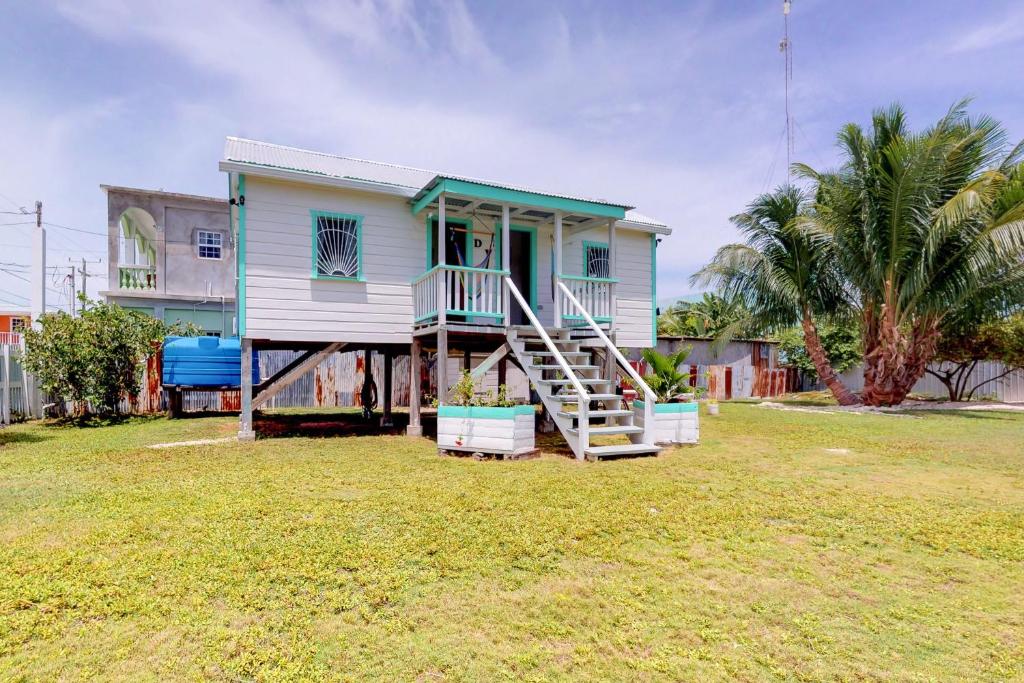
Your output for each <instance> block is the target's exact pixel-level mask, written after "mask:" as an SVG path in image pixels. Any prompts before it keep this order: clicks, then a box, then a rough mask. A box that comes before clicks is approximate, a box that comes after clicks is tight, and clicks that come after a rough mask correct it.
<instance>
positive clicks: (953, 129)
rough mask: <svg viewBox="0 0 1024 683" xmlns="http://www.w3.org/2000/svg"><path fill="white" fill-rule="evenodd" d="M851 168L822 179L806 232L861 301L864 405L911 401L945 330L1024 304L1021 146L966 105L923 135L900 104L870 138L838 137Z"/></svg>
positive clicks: (880, 119) (848, 129)
mask: <svg viewBox="0 0 1024 683" xmlns="http://www.w3.org/2000/svg"><path fill="white" fill-rule="evenodd" d="M839 146H840V149H841V152H842V154H843V157H844V161H843V164H842V166H841V167H840V168H839V169H838V170H836V171H832V172H828V173H819V172H816V171H814V170H813V169H811V168H810V167H807V166H802V165H799V164H798V165H797V170H798V172H799V173H801V174H802V175H803V176H805V177H807V178H810V179H812V180H814V181H816V182H817V185H818V192H817V200H816V205H815V210H814V212H813V214H812V215H810V216H808V217H807V218H806V219H803V232H804V234H805V235H807V238H808V239H809V240H810V241H811V242H812V243H813V244H815V245H816V246H818V247H820V248H821V249H822V250H823V251H824V252H825V253H829V254H831V255H833V256H834V258H835V259H836V262H837V264H838V266H839V267H840V268H841V270H842V272H843V273H844V275H845V277H846V278H847V279H848V282H849V285H850V287H851V288H852V289H853V290H854V291H855V292H856V297H855V299H854V305H855V309H856V310H857V312H859V314H860V317H861V323H862V325H861V327H862V334H863V342H864V391H863V395H862V396H863V400H864V402H865V403H868V404H870V405H895V404H898V403H900V402H902V401H903V399H904V398H905V397H906V395H907V393H908V392H909V391H910V390H911V388H912V387H913V386H914V384H915V383H916V382H917V380H918V379H920V378H921V376H922V375H923V374H924V372H925V370H926V368H927V366H928V363H929V362H930V361H931V360H932V359H933V358H934V357H935V352H936V347H937V344H938V341H939V337H940V334H941V330H942V326H943V323H944V321H947V319H949V318H951V317H954V316H960V315H962V314H963V312H964V311H965V310H967V309H971V310H972V314H973V312H974V311H976V309H977V308H978V307H1005V306H1007V305H1013V304H1014V303H1016V304H1019V303H1020V302H1022V301H1024V167H1022V165H1021V159H1022V158H1024V146H1022V145H1018V146H1017V147H1016V148H1015V149H1013V150H1011V151H1010V152H1009V153H1007V150H1006V133H1005V132H1004V130H1003V128H1002V127H1001V126H1000V125H999V124H998V123H997V122H996V121H994V120H992V119H990V118H987V117H980V118H977V119H971V118H969V117H968V116H967V112H966V102H959V103H957V104H956V105H954V106H953V107H952V108H951V109H950V110H949V112H948V113H947V114H946V115H945V116H944V117H943V118H942V119H940V120H939V121H938V123H936V124H935V125H934V126H933V127H931V128H929V129H928V130H925V131H924V132H922V133H916V134H915V133H912V132H910V130H909V129H908V126H907V123H906V116H905V114H904V112H903V110H902V109H901V108H900V107H899V106H897V105H894V106H892V107H890V108H889V109H887V110H884V111H877V112H875V114H874V116H873V119H872V129H871V131H870V133H865V131H863V130H862V129H861V128H860V127H859V126H857V125H854V124H848V125H847V126H845V127H844V128H843V129H842V130H841V131H840V134H839Z"/></svg>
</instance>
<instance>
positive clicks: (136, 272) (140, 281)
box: [117, 266, 156, 291]
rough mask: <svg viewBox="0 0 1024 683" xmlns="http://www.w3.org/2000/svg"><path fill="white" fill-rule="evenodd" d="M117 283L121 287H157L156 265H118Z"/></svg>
mask: <svg viewBox="0 0 1024 683" xmlns="http://www.w3.org/2000/svg"><path fill="white" fill-rule="evenodd" d="M117 284H118V287H120V288H121V289H140V290H147V291H152V290H155V289H156V266H118V267H117Z"/></svg>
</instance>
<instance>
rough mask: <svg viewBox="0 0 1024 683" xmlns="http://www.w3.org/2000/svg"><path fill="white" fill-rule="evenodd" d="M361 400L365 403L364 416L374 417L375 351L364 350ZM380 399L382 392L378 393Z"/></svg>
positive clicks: (367, 417)
mask: <svg viewBox="0 0 1024 683" xmlns="http://www.w3.org/2000/svg"><path fill="white" fill-rule="evenodd" d="M359 397H360V402H361V403H362V404H363V418H364V419H366V420H369V419H370V418H371V417H373V351H371V350H370V349H366V350H365V351H363V390H362V391H361V392H360V396H359ZM377 399H378V401H379V400H380V394H379V393H378V395H377Z"/></svg>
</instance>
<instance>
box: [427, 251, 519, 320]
mask: <svg viewBox="0 0 1024 683" xmlns="http://www.w3.org/2000/svg"><path fill="white" fill-rule="evenodd" d="M508 274H509V273H508V271H507V270H492V269H488V268H470V267H468V266H449V265H445V266H434V267H433V268H431V269H430V270H428V271H427V272H425V273H423V274H422V275H420V276H419V277H417V278H416V279H415V280H413V281H412V300H413V318H414V321H415V322H416V324H422V323H426V322H431V321H437V320H438V319H439V316H438V309H439V308H440V310H441V313H442V316H441V317H442V318H444V319H447V318H448V317H451V316H458V317H459V318H460V322H470V323H478V324H495V325H502V324H504V320H505V311H504V305H503V300H504V296H503V293H502V278H503V277H504V276H506V275H508ZM438 302H440V303H441V305H440V306H438Z"/></svg>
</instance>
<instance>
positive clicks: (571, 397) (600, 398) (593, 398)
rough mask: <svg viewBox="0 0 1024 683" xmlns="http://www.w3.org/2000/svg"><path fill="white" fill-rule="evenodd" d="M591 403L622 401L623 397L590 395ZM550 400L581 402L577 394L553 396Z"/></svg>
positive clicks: (617, 395) (616, 395)
mask: <svg viewBox="0 0 1024 683" xmlns="http://www.w3.org/2000/svg"><path fill="white" fill-rule="evenodd" d="M589 397H590V400H591V401H620V402H621V401H622V400H623V399H622V396H620V395H619V394H589ZM548 398H550V399H552V400H553V401H561V402H562V403H576V402H577V401H579V400H580V397H579V396H578V395H577V394H576V393H575V392H573V393H571V394H551V396H549V397H548Z"/></svg>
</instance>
